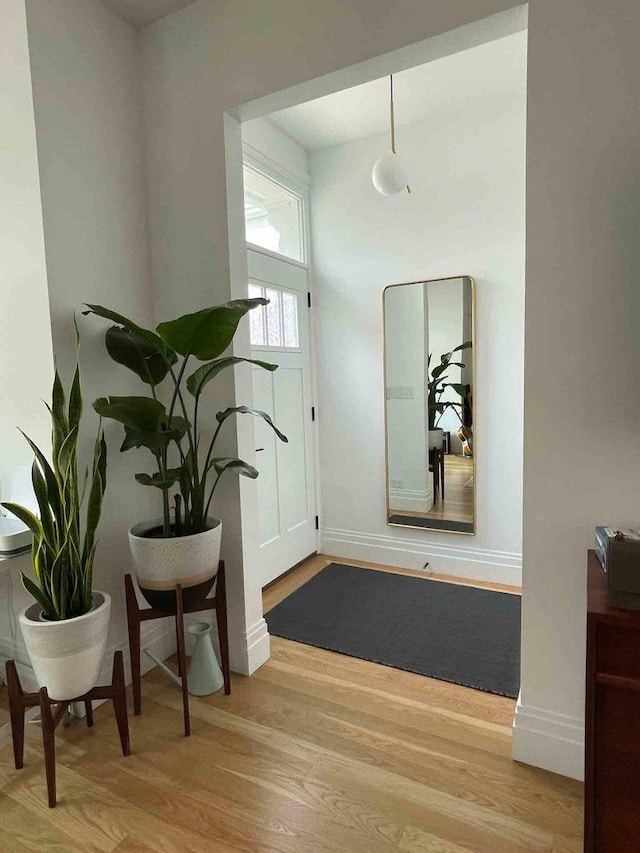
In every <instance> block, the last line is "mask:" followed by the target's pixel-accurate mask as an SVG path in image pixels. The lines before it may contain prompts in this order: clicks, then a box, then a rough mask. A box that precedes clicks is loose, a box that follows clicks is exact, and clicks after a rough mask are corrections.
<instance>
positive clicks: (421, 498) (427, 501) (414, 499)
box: [389, 489, 433, 512]
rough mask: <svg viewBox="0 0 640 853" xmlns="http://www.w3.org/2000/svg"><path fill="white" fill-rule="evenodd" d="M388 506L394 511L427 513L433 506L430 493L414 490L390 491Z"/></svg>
mask: <svg viewBox="0 0 640 853" xmlns="http://www.w3.org/2000/svg"><path fill="white" fill-rule="evenodd" d="M389 504H390V506H392V507H393V510H394V511H395V510H404V511H405V512H429V510H430V509H431V507H432V506H433V496H432V494H431V492H426V491H422V492H419V491H416V490H415V489H391V490H390V492H389Z"/></svg>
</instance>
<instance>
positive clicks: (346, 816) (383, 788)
mask: <svg viewBox="0 0 640 853" xmlns="http://www.w3.org/2000/svg"><path fill="white" fill-rule="evenodd" d="M325 562H326V559H325V558H315V559H314V560H313V561H310V562H308V563H307V564H306V565H305V566H303V567H302V568H301V570H299V571H298V573H297V575H298V577H296V573H294V574H290V575H288V576H286V577H285V578H284V579H283V580H282V581H281V582H280V584H279V588H278V586H274V587H272V588H271V589H269V590H268V591H267V592H266V594H265V608H267V609H268V607H270V606H272V605H273V604H275V603H277V601H278V600H279V598H282V597H284V596H285V595H287V594H289V592H290V591H291V590H292V588H294V586H295V584H296V583H298V580H299V577H300V576H301V575H305V573H306V575H307V576H309V575H310V573H311V572H314V571H316V570H318V571H319V569H320V568H321V567H322V565H323V564H324V563H325ZM143 698H144V705H143V715H142V716H141V717H137V718H134V717H132V718H131V721H130V722H131V734H132V745H133V751H134V754H133V755H132V756H131V757H130V758H126V759H125V758H122V757H121V756H120V753H119V749H118V741H117V735H116V729H115V723H114V720H113V715H112V713H111V709H110V707H109V705H104V706H102V707H101V708H99V709H98V710H97V712H96V725H95V727H94V728H93V729H92V730H87V729H86V728H84V725H83V724H82V723H81V722H80V721H75V722H74V724H73V726H72V728H70V729H67V730H60V734H59V735H58V736H57V738H56V740H57V745H58V789H59V804H58V807H57V808H56V809H53V810H50V809H48V808H47V806H46V793H45V785H44V773H43V766H42V755H41V749H40V744H39V730H38V728H37V726H33V725H32V726H30V727H29V730H28V748H27V752H26V760H27V766H26V767H25V769H24V770H22V771H15V770H14V769H13V764H12V761H11V747H10V743H9V742H8V741H4V742H3V743H2V744H0V850H2V851H3V853H4V851H24V850H37V851H65V853H66V851H77V850H78V851H79V850H81V851H93V850H96V851H114V850H116V851H119V853H143V851H147V852H148V851H162V853H173V851H180V853H183V851H213V853H227V851H229V853H230V851H234V852H235V851H245V853H254V851H255V853H258V852H259V851H260V853H261V851H265V853H266V851H270V853H316V851H336V853H338V851H339V853H392V851H404V853H411V852H412V851H444V853H447V851H462V850H476V851H477V850H479V851H487V853H494V852H495V853H499V851H512V850H513V851H515V850H526V851H556V853H569V852H570V851H579V850H580V849H581V821H582V816H581V810H582V809H581V798H582V786H581V785H580V784H579V783H577V782H573V781H570V780H567V779H563V778H561V777H559V776H554V775H553V774H550V773H545V772H544V771H540V770H535V769H533V768H530V767H526V766H524V765H518V764H516V763H514V762H513V761H512V760H511V758H510V753H511V720H512V717H513V704H514V703H513V702H512V701H511V700H509V699H503V698H501V697H497V696H491V695H489V694H485V693H480V692H478V691H474V690H469V689H467V688H464V687H458V686H456V685H451V684H445V683H444V682H439V681H435V680H433V679H428V678H423V677H421V676H418V675H413V674H411V673H406V672H400V671H398V670H393V669H389V668H387V667H383V666H379V665H377V664H373V663H368V662H366V661H361V660H356V659H353V658H348V657H345V656H342V655H337V654H334V653H332V652H327V651H323V650H320V649H314V648H311V647H308V646H303V645H300V644H297V643H292V642H289V641H286V640H281V639H278V638H272V658H271V660H270V661H269V662H268V663H267V664H265V665H264V666H263V667H262V668H261V669H260V670H259V671H258V672H257V673H256V674H254V675H253V676H252V677H251V678H243V677H241V676H234V678H233V692H232V695H231V696H230V697H225V696H223V695H220V694H216V695H215V696H212V697H207V698H204V699H197V698H195V697H192V699H191V709H192V720H193V735H192V737H191V738H189V739H185V738H184V737H182V736H181V714H180V694H179V691H178V689H177V688H176V687H175V686H174V685H173V684H172V683H171V682H168V681H167V678H166V676H164V675H163V674H162V673H161V672H158V671H157V670H154V671H153V672H151V673H149V675H147V676H146V677H145V679H144V685H143Z"/></svg>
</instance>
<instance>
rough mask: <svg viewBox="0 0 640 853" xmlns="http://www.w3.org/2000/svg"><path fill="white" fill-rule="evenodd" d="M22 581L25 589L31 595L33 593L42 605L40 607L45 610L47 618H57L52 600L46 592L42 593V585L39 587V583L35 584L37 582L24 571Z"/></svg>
mask: <svg viewBox="0 0 640 853" xmlns="http://www.w3.org/2000/svg"><path fill="white" fill-rule="evenodd" d="M22 583H23V586H24V588H25V589H26V590H27V592H28V593H29V595H32V596H33V597H34V598H35V600H36V601H37V602H38V604H39V605H40V607H42V610H43V612H44V615H45V616H46V618H47V619H55V618H56V613H55V611H54V610H53V609H52V607H51V602H50V601H49V599H48V598H47V597H46V595H44V594H43V593H42V591H41V589H40V587H39V586H38V585H37V584H35V583H34V582H33V581H32V580H31V578H28V577H27V576H26V575H25V574H24V572H23V573H22Z"/></svg>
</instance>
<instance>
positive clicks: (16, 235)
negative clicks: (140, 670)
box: [0, 0, 53, 657]
mask: <svg viewBox="0 0 640 853" xmlns="http://www.w3.org/2000/svg"><path fill="white" fill-rule="evenodd" d="M0 32H1V33H2V50H1V51H0V80H2V81H3V86H2V102H1V104H2V142H1V143H0V186H1V187H2V189H1V191H0V222H1V223H2V225H1V227H0V258H1V259H2V260H1V262H0V370H1V371H2V382H1V387H2V392H1V396H0V500H16V501H18V502H21V503H23V502H26V501H28V500H30V499H32V495H31V494H30V476H29V473H30V467H31V461H32V454H31V451H30V450H29V448H28V446H27V444H26V442H25V440H24V439H23V437H22V436H21V435H20V433H19V432H18V429H17V428H18V426H20V427H21V428H22V429H23V430H24V431H25V432H26V433H27V434H28V435H30V436H31V437H32V438H33V439H34V441H36V442H37V443H38V444H39V445H40V446H41V447H42V448H43V450H45V451H46V450H47V449H48V447H49V445H50V439H49V435H50V420H49V415H48V412H47V410H46V408H45V406H44V404H43V402H42V401H43V400H48V399H49V397H50V389H51V382H52V379H53V349H52V343H51V325H50V321H49V295H48V291H47V273H46V267H45V251H44V234H43V226H42V208H41V203H40V180H39V175H38V161H37V152H36V129H35V122H34V112H33V97H32V93H31V69H30V67H29V47H28V43H27V23H26V14H25V3H24V0H4V2H3V3H1V4H0ZM30 563H31V560H30V557H29V556H22V557H18V558H15V559H13V560H5V561H2V562H0V600H1V601H2V607H1V608H0V657H2V656H7V657H8V656H10V655H13V653H14V650H13V643H12V641H11V640H12V631H13V626H14V619H13V616H12V613H11V606H12V605H13V606H14V607H15V608H16V609H17V607H18V606H19V605H20V602H22V600H23V596H22V595H21V591H20V587H19V580H18V578H19V574H20V571H28V570H29V566H30ZM13 589H16V590H17V596H14V595H13V594H12V591H13Z"/></svg>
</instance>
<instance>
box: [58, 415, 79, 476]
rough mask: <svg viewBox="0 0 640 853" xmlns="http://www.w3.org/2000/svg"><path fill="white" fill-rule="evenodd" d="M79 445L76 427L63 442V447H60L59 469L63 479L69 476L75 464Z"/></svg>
mask: <svg viewBox="0 0 640 853" xmlns="http://www.w3.org/2000/svg"><path fill="white" fill-rule="evenodd" d="M77 444H78V427H77V426H74V428H73V429H72V430H71V431H70V432H69V434H68V435H67V436H66V438H65V440H64V441H63V442H62V446H61V447H60V451H59V452H58V469H59V470H60V472H61V473H62V476H63V477H66V476H67V473H68V471H69V469H70V467H71V466H72V465H73V463H74V462H75V459H76V447H77Z"/></svg>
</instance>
